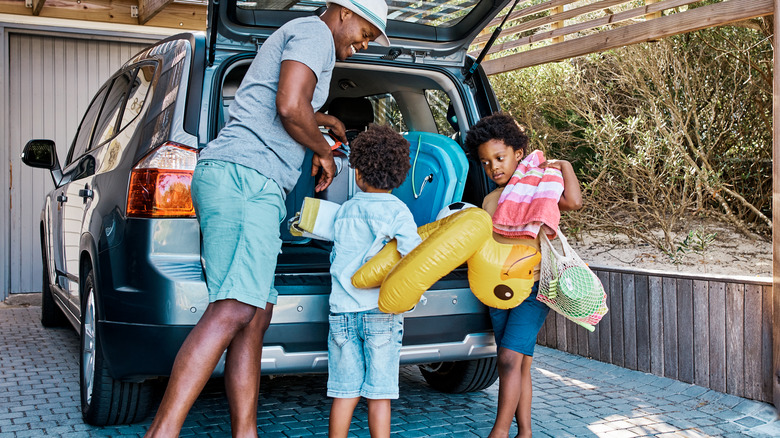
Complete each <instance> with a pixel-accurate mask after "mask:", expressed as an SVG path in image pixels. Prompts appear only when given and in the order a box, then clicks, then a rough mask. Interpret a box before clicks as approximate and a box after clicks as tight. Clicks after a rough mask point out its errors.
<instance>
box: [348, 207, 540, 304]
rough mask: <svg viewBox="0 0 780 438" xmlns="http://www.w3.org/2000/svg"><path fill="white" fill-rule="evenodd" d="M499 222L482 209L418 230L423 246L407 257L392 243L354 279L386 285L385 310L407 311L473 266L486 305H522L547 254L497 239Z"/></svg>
mask: <svg viewBox="0 0 780 438" xmlns="http://www.w3.org/2000/svg"><path fill="white" fill-rule="evenodd" d="M492 231H493V222H492V219H491V217H490V215H489V214H488V213H487V212H486V211H484V210H482V209H481V208H466V209H464V210H460V211H458V212H456V213H454V214H452V215H450V216H447V217H445V218H443V219H440V220H437V221H435V222H431V223H429V224H426V225H423V226H421V227H419V228H418V229H417V232H418V233H419V234H420V237H421V238H422V239H423V242H422V243H421V244H420V245H419V246H418V247H417V248H415V249H414V250H412V251H411V252H410V253H409V254H407V255H406V256H405V257H403V258H401V255H400V254H399V253H398V251H397V250H396V245H395V241H394V240H393V241H390V242H389V243H388V244H387V245H385V247H384V248H383V249H382V250H381V251H380V252H379V253H378V254H377V255H375V256H374V257H372V258H371V260H369V261H368V262H366V263H365V264H364V265H363V266H362V267H361V268H360V269H359V270H358V271H357V272H356V273H355V275H353V276H352V284H353V285H354V286H355V287H358V288H369V287H380V289H379V310H381V311H382V312H385V313H402V312H406V311H408V310H410V309H412V308H413V307H414V306H415V305H416V304H417V302H418V301H419V300H420V297H421V296H422V294H423V293H424V292H425V291H426V290H428V289H429V288H430V287H431V286H433V284H434V283H436V281H438V280H439V279H440V278H442V277H443V276H445V275H447V274H448V273H449V272H451V271H452V270H453V269H455V268H457V267H458V266H460V265H462V264H463V263H468V278H469V285H470V287H471V291H472V292H473V293H474V295H475V296H476V297H477V298H478V299H479V300H480V301H481V302H482V303H484V304H485V305H487V306H490V307H495V308H498V309H510V308H513V307H516V306H518V305H519V304H520V303H521V302H523V300H525V299H526V298H527V297H528V296H529V295H530V294H531V288H532V287H533V284H534V276H533V270H534V267H535V266H536V265H538V264H539V262H540V261H541V254H540V253H539V252H538V251H537V250H535V249H534V248H532V247H530V246H526V245H507V244H503V243H498V242H496V241H495V240H494V239H493V232H492Z"/></svg>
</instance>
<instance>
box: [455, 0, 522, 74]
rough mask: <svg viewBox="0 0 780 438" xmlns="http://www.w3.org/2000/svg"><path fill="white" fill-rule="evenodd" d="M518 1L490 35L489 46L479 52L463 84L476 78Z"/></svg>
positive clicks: (516, 0)
mask: <svg viewBox="0 0 780 438" xmlns="http://www.w3.org/2000/svg"><path fill="white" fill-rule="evenodd" d="M518 1H519V0H515V2H514V3H513V4H512V7H511V8H509V11H508V12H507V13H506V15H504V19H503V20H501V24H499V25H498V27H497V28H496V30H494V31H493V34H492V35H490V39H489V40H488V42H487V44H485V47H484V48H483V49H482V51H481V52H479V56H477V60H476V61H474V63H473V64H471V68H470V69H469V71H468V72H467V73H466V77H465V78H463V82H468V81H469V79H471V77H472V76H474V73H475V72H476V71H477V67H479V64H480V63H481V62H482V60H483V59H484V58H485V55H487V52H488V50H490V47H492V46H493V43H494V42H496V38H498V35H499V34H500V33H501V29H502V28H503V27H504V24H505V23H506V19H507V18H509V14H511V13H512V11H513V10H514V9H515V6H517V2H518Z"/></svg>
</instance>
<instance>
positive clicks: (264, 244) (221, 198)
mask: <svg viewBox="0 0 780 438" xmlns="http://www.w3.org/2000/svg"><path fill="white" fill-rule="evenodd" d="M192 202H193V204H194V207H195V213H196V214H197V216H198V222H199V223H200V230H201V233H202V236H203V249H202V251H203V261H204V269H205V272H206V284H207V286H208V289H209V302H212V303H213V302H214V301H218V300H225V299H235V300H238V301H241V302H242V303H246V304H249V305H252V306H255V307H259V308H263V309H264V308H265V305H266V303H271V304H276V297H277V295H278V293H277V292H276V289H275V288H274V271H275V270H276V258H277V257H278V256H279V250H280V249H281V247H282V240H281V238H280V237H279V223H280V222H281V221H282V220H284V217H285V216H286V214H287V213H286V209H285V206H284V198H283V195H282V189H281V188H279V186H278V185H277V184H276V182H274V181H273V180H271V179H269V178H266V177H265V176H263V175H262V174H261V173H259V172H257V171H256V170H253V169H250V168H248V167H244V166H241V165H239V164H234V163H229V162H227V161H219V160H201V161H198V165H197V166H196V167H195V173H194V174H193V177H192Z"/></svg>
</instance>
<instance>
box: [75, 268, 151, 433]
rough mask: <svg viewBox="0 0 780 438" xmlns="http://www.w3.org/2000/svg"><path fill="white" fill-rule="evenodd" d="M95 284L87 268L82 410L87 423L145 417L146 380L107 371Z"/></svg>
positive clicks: (148, 396) (147, 400) (148, 397)
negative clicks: (125, 378) (126, 378)
mask: <svg viewBox="0 0 780 438" xmlns="http://www.w3.org/2000/svg"><path fill="white" fill-rule="evenodd" d="M94 285H95V278H94V274H93V271H92V270H90V271H89V273H88V274H87V276H86V280H85V281H84V290H83V291H82V297H84V301H83V305H82V307H83V309H82V313H81V336H80V337H81V342H80V345H81V348H80V351H81V354H80V366H79V368H80V372H79V375H80V379H79V386H80V387H81V414H82V416H83V417H84V421H85V422H86V423H88V424H93V425H96V426H104V425H110V424H128V423H133V422H135V421H139V420H142V419H143V418H144V417H146V414H147V412H148V410H149V405H150V404H151V394H152V389H153V388H152V385H151V383H148V382H142V383H133V382H122V381H119V380H115V379H114V378H112V377H111V375H110V374H109V372H108V368H107V367H106V363H105V359H104V358H103V350H102V348H101V346H100V338H99V336H100V331H99V330H98V327H97V321H98V318H97V316H98V315H97V307H96V306H95V286H94Z"/></svg>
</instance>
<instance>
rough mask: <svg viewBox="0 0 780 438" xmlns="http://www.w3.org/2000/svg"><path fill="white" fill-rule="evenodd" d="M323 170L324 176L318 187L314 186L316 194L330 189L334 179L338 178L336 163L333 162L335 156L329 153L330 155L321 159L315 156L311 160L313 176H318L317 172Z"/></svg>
mask: <svg viewBox="0 0 780 438" xmlns="http://www.w3.org/2000/svg"><path fill="white" fill-rule="evenodd" d="M320 169H322V175H320V179H319V180H318V181H317V185H316V186H314V191H315V192H321V191H323V190H325V189H327V188H328V186H329V185H330V183H331V182H333V177H334V176H336V163H335V162H334V161H333V154H332V153H330V152H328V155H326V156H325V157H321V156H319V155H316V154H315V155H314V156H313V157H312V159H311V176H315V175H317V172H319V170H320Z"/></svg>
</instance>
